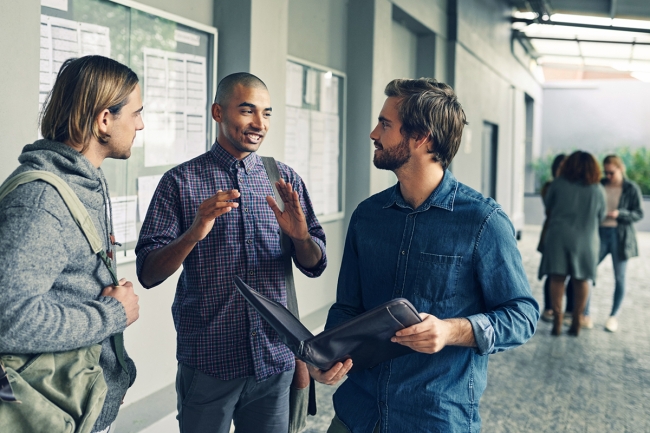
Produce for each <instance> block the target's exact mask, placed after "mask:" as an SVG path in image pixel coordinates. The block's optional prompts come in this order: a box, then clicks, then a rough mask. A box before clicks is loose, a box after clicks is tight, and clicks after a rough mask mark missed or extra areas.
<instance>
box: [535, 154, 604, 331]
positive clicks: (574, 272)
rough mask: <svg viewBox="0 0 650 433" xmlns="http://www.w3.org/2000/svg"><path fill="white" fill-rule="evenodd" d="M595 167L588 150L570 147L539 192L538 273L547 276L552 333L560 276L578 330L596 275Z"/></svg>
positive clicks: (600, 204)
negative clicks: (543, 222) (542, 215)
mask: <svg viewBox="0 0 650 433" xmlns="http://www.w3.org/2000/svg"><path fill="white" fill-rule="evenodd" d="M599 180H600V168H599V167H598V162H597V161H596V159H595V158H594V157H593V155H591V154H590V153H587V152H582V151H577V152H574V153H572V154H571V155H570V156H569V157H568V158H567V159H566V160H565V161H564V164H563V165H562V167H561V169H560V175H559V177H557V178H556V179H555V180H554V181H553V182H552V183H551V185H550V186H549V188H548V191H547V193H546V197H545V198H544V205H545V207H546V210H547V213H548V215H549V218H548V226H547V231H546V235H545V238H544V247H543V253H542V254H543V255H542V262H541V264H540V269H539V275H540V277H541V276H543V275H547V276H550V279H551V305H552V307H553V331H552V334H553V335H560V333H561V331H562V319H563V313H562V297H563V296H564V281H565V280H566V277H567V276H570V277H571V279H572V282H573V291H574V307H573V321H572V323H571V328H570V329H569V334H570V335H575V336H577V335H578V333H579V332H580V319H581V316H582V313H583V311H584V309H585V306H586V304H587V298H588V295H589V280H594V281H595V279H596V266H597V264H598V251H599V247H600V240H599V237H598V226H599V225H600V222H601V221H602V220H603V219H604V217H605V209H606V207H605V193H604V189H603V187H602V186H601V185H600V183H599Z"/></svg>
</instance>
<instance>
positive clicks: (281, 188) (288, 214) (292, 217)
mask: <svg viewBox="0 0 650 433" xmlns="http://www.w3.org/2000/svg"><path fill="white" fill-rule="evenodd" d="M275 186H276V188H277V189H278V193H279V194H280V198H282V201H283V202H284V212H283V211H281V210H280V208H279V207H278V204H277V203H276V202H275V199H274V198H273V197H271V196H267V197H266V201H267V202H268V203H269V206H271V209H272V210H273V213H274V214H275V218H276V219H277V220H278V224H279V225H280V228H281V229H282V232H283V233H285V234H286V235H287V236H289V237H290V238H291V239H293V240H296V241H306V240H309V239H311V237H310V235H309V230H308V229H307V220H306V219H305V214H304V213H303V211H302V207H301V206H300V199H299V198H298V193H297V192H296V191H294V190H293V188H292V187H291V184H290V183H286V182H285V181H284V179H280V180H279V181H277V182H276V183H275Z"/></svg>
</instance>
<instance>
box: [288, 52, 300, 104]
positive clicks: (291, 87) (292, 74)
mask: <svg viewBox="0 0 650 433" xmlns="http://www.w3.org/2000/svg"><path fill="white" fill-rule="evenodd" d="M302 74H303V67H302V66H300V65H297V64H295V63H293V62H287V95H286V96H287V105H291V106H292V107H302Z"/></svg>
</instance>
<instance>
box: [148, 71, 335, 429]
mask: <svg viewBox="0 0 650 433" xmlns="http://www.w3.org/2000/svg"><path fill="white" fill-rule="evenodd" d="M271 113H272V107H271V97H270V95H269V91H268V89H267V87H266V85H265V84H264V82H262V80H260V79H259V78H258V77H256V76H255V75H252V74H248V73H245V72H238V73H235V74H231V75H228V76H227V77H225V78H223V79H222V80H221V81H220V82H219V85H218V86H217V94H216V96H215V102H214V104H213V105H212V117H213V118H214V120H215V121H216V122H217V123H218V124H219V133H218V135H217V141H216V142H215V143H214V144H213V145H212V149H210V150H209V151H207V152H206V153H204V154H203V155H201V156H198V157H197V158H194V159H192V160H190V161H188V162H186V163H184V164H181V165H179V166H177V167H175V168H173V169H171V170H170V171H168V172H167V173H165V175H164V176H163V178H162V179H161V181H160V184H159V185H158V188H157V190H156V193H155V195H154V197H153V199H152V201H151V205H150V206H149V210H148V211H147V216H146V218H145V221H144V224H143V226H142V231H141V232H140V239H139V240H138V245H137V246H136V254H137V262H136V265H137V273H138V278H139V279H140V282H141V283H142V285H143V286H144V287H146V288H151V287H155V286H157V285H158V284H160V283H162V282H163V281H164V280H165V279H167V278H168V277H169V276H171V275H172V274H173V273H174V272H176V271H177V270H178V269H179V268H180V267H181V265H182V266H183V272H182V273H181V275H180V278H179V279H178V285H177V287H176V297H175V299H174V304H173V305H172V315H173V316H174V324H175V326H176V332H177V342H178V345H177V350H176V357H177V359H178V372H177V375H176V392H177V397H178V400H177V401H178V416H177V419H178V423H179V426H180V431H181V433H190V432H191V433H203V432H211V433H228V432H229V431H230V424H231V421H233V422H234V424H235V428H236V429H237V431H238V432H243V433H247V432H250V433H253V432H254V433H286V432H287V430H288V425H289V386H290V385H291V383H292V379H293V378H294V374H293V373H294V366H296V365H297V364H296V362H295V358H294V356H293V354H292V353H291V351H290V350H289V348H288V347H287V346H286V345H285V344H284V343H282V341H281V340H280V337H279V336H278V335H277V333H276V332H275V331H274V330H273V329H272V328H271V327H270V326H269V325H268V324H267V323H266V322H265V321H264V320H262V318H261V317H260V315H259V314H257V313H256V312H255V311H254V310H253V309H252V308H250V307H249V306H248V304H247V303H246V301H245V300H244V298H243V297H242V296H241V295H240V294H239V292H238V291H237V289H236V288H235V285H234V283H233V277H234V276H236V275H237V276H240V277H241V278H242V279H243V280H244V281H245V282H246V283H247V284H249V285H250V286H252V287H254V288H255V289H256V290H257V291H259V292H260V293H261V294H263V295H264V296H266V297H268V298H270V299H272V300H274V301H277V302H280V303H282V304H285V305H286V300H287V293H286V287H285V272H284V260H283V255H282V251H281V246H280V239H281V233H285V234H286V235H287V236H289V238H291V241H292V242H291V253H292V257H293V263H294V264H295V265H296V267H297V268H298V269H299V270H300V271H301V272H302V273H303V274H305V275H306V276H308V277H317V276H319V275H321V274H322V273H323V271H324V270H325V267H326V265H327V259H326V255H325V232H324V231H323V228H322V227H321V225H320V224H319V222H318V220H317V219H316V215H315V213H314V209H313V207H312V204H311V201H310V199H309V195H308V193H307V188H306V187H305V184H304V183H303V181H302V179H301V178H300V176H299V175H298V174H297V173H296V172H295V171H294V170H293V169H292V168H291V167H289V166H287V165H286V164H282V163H278V170H279V172H280V177H281V179H280V180H279V181H278V182H276V187H277V189H278V191H279V193H280V195H281V197H282V200H283V201H284V204H285V208H284V212H282V211H280V209H279V207H278V205H277V203H276V202H275V200H274V199H273V198H272V196H273V189H272V185H271V181H270V180H269V177H268V176H267V173H266V170H265V168H264V165H263V162H262V158H261V157H260V156H259V155H258V154H257V150H258V149H259V147H260V145H261V144H262V142H263V141H264V138H265V136H266V134H267V133H268V130H269V127H270V123H271ZM298 365H300V364H298ZM303 365H304V364H303ZM303 370H304V376H305V381H306V383H307V384H308V383H309V373H308V371H307V368H306V366H305V367H304V368H303ZM298 371H300V370H298Z"/></svg>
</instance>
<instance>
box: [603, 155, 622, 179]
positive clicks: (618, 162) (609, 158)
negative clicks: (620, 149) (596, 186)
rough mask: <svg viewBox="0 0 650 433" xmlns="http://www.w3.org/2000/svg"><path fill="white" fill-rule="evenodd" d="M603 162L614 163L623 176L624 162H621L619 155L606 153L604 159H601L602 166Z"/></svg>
mask: <svg viewBox="0 0 650 433" xmlns="http://www.w3.org/2000/svg"><path fill="white" fill-rule="evenodd" d="M605 164H612V165H615V166H616V167H617V168H618V169H619V170H621V172H622V173H623V177H625V163H624V162H623V160H622V159H621V157H620V156H618V155H607V156H606V157H605V159H603V166H604V165H605Z"/></svg>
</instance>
